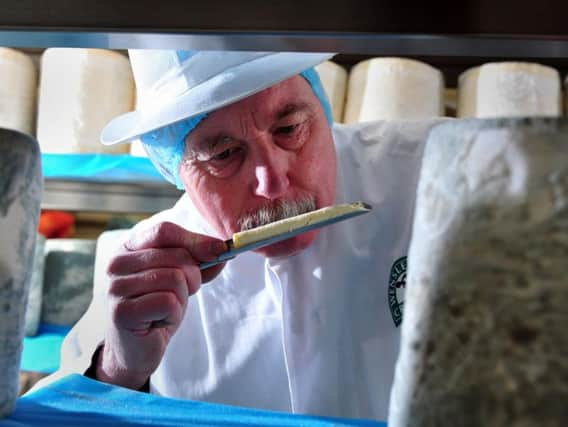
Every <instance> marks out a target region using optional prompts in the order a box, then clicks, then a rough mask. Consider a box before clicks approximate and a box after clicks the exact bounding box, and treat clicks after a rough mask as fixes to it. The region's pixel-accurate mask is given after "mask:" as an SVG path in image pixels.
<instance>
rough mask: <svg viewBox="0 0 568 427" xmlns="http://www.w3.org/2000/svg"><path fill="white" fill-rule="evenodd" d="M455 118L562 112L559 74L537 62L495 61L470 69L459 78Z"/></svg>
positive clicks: (548, 114)
mask: <svg viewBox="0 0 568 427" xmlns="http://www.w3.org/2000/svg"><path fill="white" fill-rule="evenodd" d="M458 84H459V91H458V96H459V102H458V117H479V118H492V117H494V118H497V117H530V116H533V117H534V116H550V117H557V116H560V115H561V111H562V110H561V109H562V96H561V84H560V75H559V74H558V71H556V70H555V69H554V68H551V67H547V66H544V65H540V64H536V63H525V62H498V63H488V64H484V65H481V66H479V67H475V68H471V69H469V70H467V71H465V72H464V73H462V74H461V75H460V77H459V79H458Z"/></svg>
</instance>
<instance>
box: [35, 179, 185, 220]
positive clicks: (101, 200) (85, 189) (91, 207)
mask: <svg viewBox="0 0 568 427" xmlns="http://www.w3.org/2000/svg"><path fill="white" fill-rule="evenodd" d="M181 194H182V193H181V192H180V191H179V190H177V189H176V188H175V187H174V186H173V185H171V184H170V183H167V182H164V183H163V184H160V183H154V182H141V183H103V182H95V181H84V180H71V179H46V180H45V182H44V189H43V200H42V208H43V209H57V210H69V211H77V212H82V211H89V212H93V211H97V212H109V213H110V212H112V213H136V214H151V213H155V212H158V211H161V210H164V209H168V208H171V207H172V206H173V205H174V204H175V202H176V201H177V200H178V199H179V198H180V196H181Z"/></svg>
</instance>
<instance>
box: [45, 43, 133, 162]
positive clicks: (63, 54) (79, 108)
mask: <svg viewBox="0 0 568 427" xmlns="http://www.w3.org/2000/svg"><path fill="white" fill-rule="evenodd" d="M133 107H134V79H133V77H132V71H131V68H130V63H129V61H128V58H127V57H126V56H124V55H122V54H119V53H117V52H113V51H107V50H99V49H59V48H58V49H47V50H46V51H45V52H44V54H43V57H42V63H41V82H40V94H39V111H38V127H37V136H38V139H39V143H40V147H41V150H42V152H46V153H99V152H106V153H123V152H128V149H129V147H128V145H127V144H124V145H115V146H111V147H108V146H104V145H102V144H101V143H100V141H99V137H100V133H101V130H102V128H103V127H104V126H105V125H106V124H107V123H108V122H109V121H110V120H111V119H113V118H114V117H116V116H118V115H120V114H124V113H126V112H128V111H131V110H132V109H133Z"/></svg>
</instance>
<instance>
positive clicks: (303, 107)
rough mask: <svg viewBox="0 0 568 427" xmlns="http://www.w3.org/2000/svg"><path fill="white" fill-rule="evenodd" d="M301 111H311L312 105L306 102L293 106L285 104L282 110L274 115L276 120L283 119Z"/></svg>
mask: <svg viewBox="0 0 568 427" xmlns="http://www.w3.org/2000/svg"><path fill="white" fill-rule="evenodd" d="M301 111H308V112H311V111H313V106H312V104H310V103H308V102H301V103H294V104H286V105H285V106H284V107H283V108H281V109H280V110H279V111H278V112H277V113H276V115H275V119H276V120H280V119H283V118H284V117H286V116H289V115H291V114H294V113H297V112H301Z"/></svg>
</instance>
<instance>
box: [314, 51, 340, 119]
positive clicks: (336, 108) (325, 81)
mask: <svg viewBox="0 0 568 427" xmlns="http://www.w3.org/2000/svg"><path fill="white" fill-rule="evenodd" d="M315 69H316V71H317V72H318V74H319V76H320V79H321V83H322V85H323V88H324V90H325V93H326V95H327V97H328V98H329V102H330V103H331V110H332V113H333V120H334V121H336V122H338V123H341V122H343V108H344V105H345V94H346V92H347V71H346V70H345V68H343V67H342V66H341V65H337V64H336V63H335V62H332V61H325V62H322V63H321V64H319V65H316V67H315Z"/></svg>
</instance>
